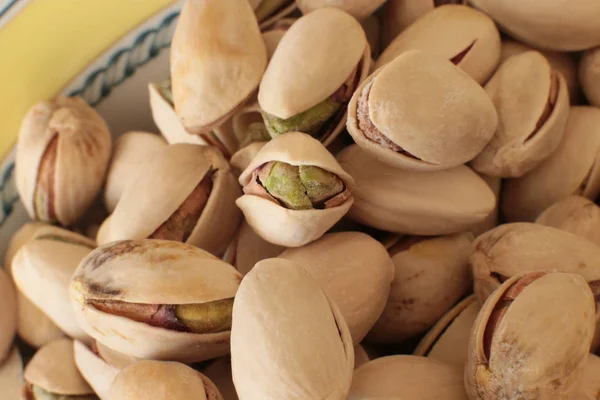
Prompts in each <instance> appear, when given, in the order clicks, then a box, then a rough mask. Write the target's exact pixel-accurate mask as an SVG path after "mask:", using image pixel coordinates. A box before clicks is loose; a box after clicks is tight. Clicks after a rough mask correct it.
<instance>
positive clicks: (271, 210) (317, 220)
mask: <svg viewBox="0 0 600 400" xmlns="http://www.w3.org/2000/svg"><path fill="white" fill-rule="evenodd" d="M239 182H240V184H241V185H242V186H243V187H244V193H245V194H244V196H242V197H240V198H238V199H237V200H236V204H237V205H238V207H239V208H240V209H241V210H242V212H243V213H244V216H245V217H246V221H247V222H248V224H249V225H250V226H251V227H252V229H253V230H254V231H255V232H256V233H257V234H258V235H259V236H260V237H262V238H263V239H265V240H267V241H268V242H271V243H273V244H277V245H280V246H286V247H298V246H302V245H304V244H306V243H309V242H311V241H313V240H316V239H318V238H319V237H321V236H322V235H323V234H324V233H325V232H326V231H327V230H328V229H329V228H331V227H332V226H333V225H334V224H335V223H336V222H337V221H339V220H340V219H341V218H342V217H343V216H344V214H346V212H347V211H348V209H349V208H350V206H351V205H352V201H353V198H352V193H351V192H352V188H353V187H354V180H353V179H352V177H351V176H350V175H348V174H347V173H346V172H345V171H344V170H343V169H342V167H340V165H339V164H338V162H337V161H336V160H335V158H334V157H333V156H332V155H331V153H329V152H328V151H327V149H326V148H325V147H323V145H322V144H321V143H319V141H318V140H316V139H314V138H312V137H310V136H309V135H307V134H304V133H300V132H290V133H286V134H284V135H281V136H278V137H277V138H275V139H273V140H271V141H270V142H268V143H267V144H266V145H265V146H264V147H263V148H262V149H261V150H260V151H259V152H258V154H257V155H256V157H254V159H253V160H252V162H251V163H250V165H249V166H248V168H246V170H245V171H244V172H243V173H242V175H240V178H239Z"/></svg>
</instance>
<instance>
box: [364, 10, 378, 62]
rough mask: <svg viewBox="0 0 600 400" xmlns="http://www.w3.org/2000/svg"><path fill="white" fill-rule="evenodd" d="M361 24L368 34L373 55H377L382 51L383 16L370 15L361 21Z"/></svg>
mask: <svg viewBox="0 0 600 400" xmlns="http://www.w3.org/2000/svg"><path fill="white" fill-rule="evenodd" d="M360 24H361V26H362V28H363V30H364V31H365V34H366V35H367V42H368V43H369V48H370V49H371V55H372V56H373V57H376V56H378V55H379V53H381V50H382V43H381V34H382V33H381V29H382V28H381V18H380V17H379V16H377V15H370V16H368V17H367V18H365V19H364V20H362V21H361V23H360Z"/></svg>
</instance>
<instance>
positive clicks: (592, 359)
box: [576, 354, 600, 400]
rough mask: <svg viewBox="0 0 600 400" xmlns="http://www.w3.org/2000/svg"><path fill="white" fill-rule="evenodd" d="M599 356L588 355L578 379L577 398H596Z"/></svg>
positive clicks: (599, 385) (598, 387)
mask: <svg viewBox="0 0 600 400" xmlns="http://www.w3.org/2000/svg"><path fill="white" fill-rule="evenodd" d="M598 376H600V357H598V356H596V355H594V354H590V355H588V358H587V361H586V363H585V366H584V367H583V374H582V375H581V378H580V379H579V385H578V386H579V389H578V397H577V398H576V399H577V400H596V399H598V393H600V380H599V379H598Z"/></svg>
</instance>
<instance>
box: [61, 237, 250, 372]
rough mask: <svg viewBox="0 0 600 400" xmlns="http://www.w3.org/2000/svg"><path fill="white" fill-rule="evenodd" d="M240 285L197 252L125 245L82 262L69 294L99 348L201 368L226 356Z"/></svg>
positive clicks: (224, 267) (223, 266) (175, 246)
mask: <svg viewBox="0 0 600 400" xmlns="http://www.w3.org/2000/svg"><path fill="white" fill-rule="evenodd" d="M240 280H241V275H240V274H239V273H238V272H237V271H236V270H235V269H234V268H233V267H232V266H231V265H229V264H227V263H225V262H223V261H221V260H219V259H217V258H216V257H214V256H212V255H211V254H210V253H208V252H206V251H204V250H201V249H199V248H197V247H194V246H191V245H188V244H185V243H179V242H173V241H165V240H153V239H146V240H126V241H120V242H113V243H109V244H107V245H104V246H101V247H99V248H98V249H96V250H94V251H93V252H92V253H90V254H89V255H88V256H87V257H86V258H85V259H83V260H82V261H81V263H80V264H79V267H78V268H77V270H76V271H75V273H74V274H73V277H72V279H71V285H70V295H71V300H72V303H73V308H74V310H75V314H76V315H77V317H78V320H79V323H80V324H81V326H82V327H83V329H85V330H86V331H87V332H88V333H89V334H90V336H92V337H93V338H94V339H96V340H97V341H98V342H99V343H102V344H104V345H105V346H107V347H110V348H111V349H113V350H116V351H118V352H120V353H123V354H127V355H131V356H135V357H140V358H153V359H162V360H174V361H182V362H198V361H203V360H207V359H211V358H215V357H219V356H222V355H224V354H227V352H228V351H229V340H228V339H229V331H230V326H231V308H232V303H233V297H234V295H235V292H236V290H237V287H238V285H239V282H240Z"/></svg>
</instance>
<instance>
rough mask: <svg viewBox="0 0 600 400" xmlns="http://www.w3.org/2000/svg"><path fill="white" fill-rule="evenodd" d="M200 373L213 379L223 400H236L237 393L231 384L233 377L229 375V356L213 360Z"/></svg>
mask: <svg viewBox="0 0 600 400" xmlns="http://www.w3.org/2000/svg"><path fill="white" fill-rule="evenodd" d="M202 373H203V374H204V375H206V376H207V377H208V379H210V380H211V381H213V383H214V384H215V386H216V387H217V388H218V389H219V392H220V393H221V395H222V396H223V399H224V400H238V395H237V393H236V391H235V386H234V384H233V377H232V376H231V358H230V357H228V356H227V357H222V358H219V359H218V360H215V361H214V362H213V363H212V364H210V365H209V366H208V367H206V368H204V369H203V370H202Z"/></svg>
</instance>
